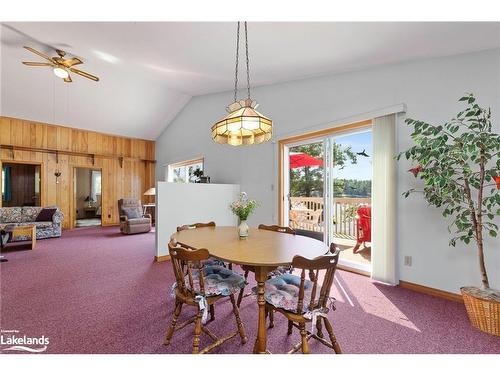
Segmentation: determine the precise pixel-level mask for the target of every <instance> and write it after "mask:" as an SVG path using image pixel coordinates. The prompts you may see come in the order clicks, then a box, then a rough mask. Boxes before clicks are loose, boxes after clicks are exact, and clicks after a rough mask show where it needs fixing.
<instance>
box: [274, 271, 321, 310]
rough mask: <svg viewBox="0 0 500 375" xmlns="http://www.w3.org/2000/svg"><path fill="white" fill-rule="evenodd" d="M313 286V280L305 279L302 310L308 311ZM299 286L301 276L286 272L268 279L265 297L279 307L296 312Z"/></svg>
mask: <svg viewBox="0 0 500 375" xmlns="http://www.w3.org/2000/svg"><path fill="white" fill-rule="evenodd" d="M312 287H313V283H312V281H310V280H305V283H304V305H303V306H304V307H303V311H302V312H305V311H307V307H308V306H309V302H310V301H311V292H312ZM299 288H300V277H299V276H297V275H292V274H290V273H285V274H282V275H280V276H276V277H273V278H272V279H269V280H267V281H266V284H265V289H264V298H265V300H266V302H268V303H270V304H271V305H273V306H275V307H277V308H280V309H284V310H288V311H293V312H296V311H297V303H298V301H299ZM320 288H321V286H319V285H318V290H319V289H320Z"/></svg>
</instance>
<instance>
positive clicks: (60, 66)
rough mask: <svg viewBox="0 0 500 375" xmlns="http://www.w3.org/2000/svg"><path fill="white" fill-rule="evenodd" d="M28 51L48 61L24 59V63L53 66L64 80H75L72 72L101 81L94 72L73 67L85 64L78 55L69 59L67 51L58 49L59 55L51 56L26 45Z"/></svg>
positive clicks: (55, 72)
mask: <svg viewBox="0 0 500 375" xmlns="http://www.w3.org/2000/svg"><path fill="white" fill-rule="evenodd" d="M24 48H26V49H27V50H28V51H30V52H33V53H34V54H36V55H38V56H40V57H42V58H44V59H45V60H47V61H48V62H32V61H23V62H22V63H23V64H24V65H28V66H50V67H51V68H53V71H54V74H55V75H56V76H57V77H59V78H62V79H63V80H64V82H67V83H69V82H73V80H72V79H71V76H70V75H69V73H70V72H72V73H75V74H78V75H81V76H82V77H85V78H88V79H91V80H92V81H96V82H97V81H99V77H96V76H93V75H92V74H89V73H86V72H84V71H81V70H78V69H76V68H73V66H75V65H79V64H83V61H82V60H80V59H79V58H78V57H72V58H69V59H66V58H64V57H65V56H66V52H64V51H61V50H60V49H56V52H57V54H58V56H54V57H49V56H47V55H46V54H45V53H43V52H40V51H37V50H36V49H34V48H31V47H26V46H24Z"/></svg>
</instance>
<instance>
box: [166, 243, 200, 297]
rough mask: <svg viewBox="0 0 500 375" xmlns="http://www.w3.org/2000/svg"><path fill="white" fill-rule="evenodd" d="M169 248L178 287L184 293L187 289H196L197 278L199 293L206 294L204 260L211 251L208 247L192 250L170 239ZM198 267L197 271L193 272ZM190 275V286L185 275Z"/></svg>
mask: <svg viewBox="0 0 500 375" xmlns="http://www.w3.org/2000/svg"><path fill="white" fill-rule="evenodd" d="M168 250H169V253H170V258H171V261H172V266H173V268H174V274H175V279H176V282H177V287H178V288H179V289H180V290H181V292H182V293H186V292H187V290H188V289H189V290H191V291H194V290H195V281H196V279H197V281H198V285H199V286H200V290H199V294H200V295H204V294H205V284H204V279H203V276H204V273H203V262H202V261H204V260H206V259H208V258H209V256H210V255H209V253H208V250H207V249H198V250H190V249H186V248H183V247H180V246H178V245H177V243H176V242H175V241H170V243H169V244H168ZM194 269H196V270H197V272H196V273H193V270H194ZM186 273H187V276H188V282H189V288H187V286H186V281H185V276H186Z"/></svg>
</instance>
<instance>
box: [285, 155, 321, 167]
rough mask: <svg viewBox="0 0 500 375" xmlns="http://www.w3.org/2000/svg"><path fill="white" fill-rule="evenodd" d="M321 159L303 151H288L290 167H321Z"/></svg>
mask: <svg viewBox="0 0 500 375" xmlns="http://www.w3.org/2000/svg"><path fill="white" fill-rule="evenodd" d="M322 166H323V160H322V159H316V158H315V157H314V156H311V155H309V154H306V153H304V152H298V153H290V168H291V169H295V168H302V167H322Z"/></svg>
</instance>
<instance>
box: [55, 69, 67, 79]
mask: <svg viewBox="0 0 500 375" xmlns="http://www.w3.org/2000/svg"><path fill="white" fill-rule="evenodd" d="M54 74H55V75H56V76H57V77H59V78H68V77H69V73H68V71H67V70H66V69H63V68H60V67H58V66H57V67H55V68H54Z"/></svg>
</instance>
